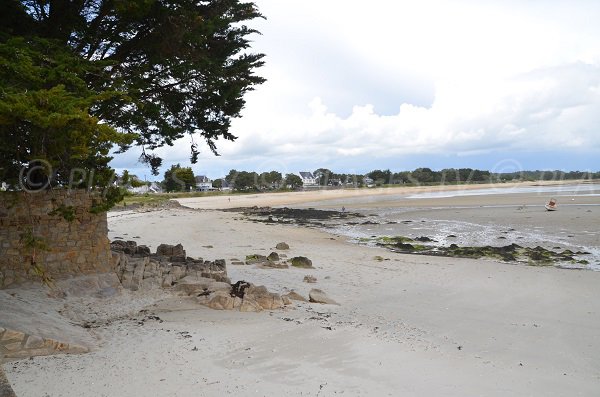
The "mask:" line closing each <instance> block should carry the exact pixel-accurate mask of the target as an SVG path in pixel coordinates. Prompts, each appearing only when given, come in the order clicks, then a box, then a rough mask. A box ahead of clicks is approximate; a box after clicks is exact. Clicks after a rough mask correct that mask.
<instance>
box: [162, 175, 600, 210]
mask: <svg viewBox="0 0 600 397" xmlns="http://www.w3.org/2000/svg"><path fill="white" fill-rule="evenodd" d="M583 183H600V181H589V180H568V181H566V180H563V181H534V182H504V183H482V184H461V185H436V186H398V187H395V186H394V187H379V188H361V189H356V188H355V189H335V190H329V189H315V190H304V191H297V192H272V193H254V194H244V195H218V196H202V197H185V198H173V200H176V201H178V202H179V203H180V204H182V205H185V206H187V207H192V208H202V209H227V208H235V207H253V206H264V207H273V206H282V205H300V204H305V203H312V202H326V201H330V200H338V199H345V198H354V197H367V196H392V195H403V194H406V195H408V194H417V193H431V192H444V191H456V190H475V189H491V188H497V189H508V188H514V187H536V186H556V185H566V186H568V185H578V184H583Z"/></svg>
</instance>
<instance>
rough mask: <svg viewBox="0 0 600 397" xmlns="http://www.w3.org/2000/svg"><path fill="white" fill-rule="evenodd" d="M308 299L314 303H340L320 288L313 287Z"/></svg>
mask: <svg viewBox="0 0 600 397" xmlns="http://www.w3.org/2000/svg"><path fill="white" fill-rule="evenodd" d="M308 300H309V301H310V302H312V303H322V304H326V305H339V303H337V302H336V301H334V300H333V299H331V298H330V297H329V296H327V294H326V293H325V292H323V291H322V290H320V289H317V288H313V289H311V290H310V292H309V293H308Z"/></svg>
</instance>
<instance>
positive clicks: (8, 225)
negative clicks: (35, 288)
mask: <svg viewBox="0 0 600 397" xmlns="http://www.w3.org/2000/svg"><path fill="white" fill-rule="evenodd" d="M92 200H93V197H92V195H91V194H90V193H88V192H86V191H84V190H66V189H55V190H51V191H44V192H37V193H26V192H0V288H6V287H8V286H10V285H12V284H18V283H21V282H23V281H26V280H40V279H41V277H40V275H39V274H37V273H36V271H35V269H34V268H33V267H32V266H31V262H32V261H31V258H32V253H33V251H34V250H33V249H32V246H37V248H35V262H36V263H37V264H38V265H39V267H40V269H42V270H43V271H45V272H46V274H47V275H48V276H50V277H52V278H61V277H64V276H71V275H81V274H90V273H104V272H108V271H111V270H112V269H111V267H110V257H111V253H110V245H109V241H108V238H107V232H108V226H107V221H106V213H101V214H92V213H90V208H91V207H92Z"/></svg>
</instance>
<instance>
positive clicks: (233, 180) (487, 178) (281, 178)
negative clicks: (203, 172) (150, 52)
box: [120, 164, 600, 192]
mask: <svg viewBox="0 0 600 397" xmlns="http://www.w3.org/2000/svg"><path fill="white" fill-rule="evenodd" d="M312 174H313V175H314V177H315V178H316V180H317V184H318V185H319V186H323V187H326V186H329V187H342V186H344V187H364V186H384V185H406V186H414V185H443V184H465V183H499V182H514V181H549V180H575V179H600V172H585V171H569V172H565V171H559V170H555V171H539V170H537V171H517V172H510V173H493V172H490V171H485V170H478V169H473V168H445V169H442V170H440V171H434V170H432V169H430V168H417V169H415V170H413V171H400V172H392V171H390V170H389V169H386V170H379V169H378V170H373V171H370V172H368V173H366V174H364V175H359V174H346V173H337V172H334V171H331V170H329V169H327V168H318V169H316V170H315V171H314V172H313V173H312ZM120 184H121V186H132V187H138V186H142V185H144V184H147V182H144V181H141V180H140V179H139V178H138V177H136V176H135V175H130V174H129V172H128V171H127V170H125V171H124V172H123V174H122V176H121V177H120ZM161 184H162V188H163V189H164V190H165V191H167V192H179V191H190V190H195V186H196V179H195V175H194V172H193V170H192V168H191V167H182V166H181V165H180V164H175V165H172V166H171V168H170V169H168V170H167V171H166V172H165V174H164V180H163V181H162V183H161ZM212 186H213V188H215V189H222V188H224V187H229V188H231V189H233V190H236V191H242V192H249V191H257V192H258V191H269V190H280V189H297V188H300V187H302V186H303V182H302V178H300V176H299V175H297V174H292V173H289V174H286V175H283V174H282V173H281V172H278V171H269V172H262V173H257V172H254V171H238V170H235V169H232V170H230V171H229V173H228V174H227V175H226V176H225V177H224V178H219V179H215V180H214V181H212Z"/></svg>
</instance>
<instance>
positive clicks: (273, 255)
mask: <svg viewBox="0 0 600 397" xmlns="http://www.w3.org/2000/svg"><path fill="white" fill-rule="evenodd" d="M267 259H268V260H270V261H271V262H277V261H279V254H278V253H277V252H271V253H270V254H269V256H267Z"/></svg>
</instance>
